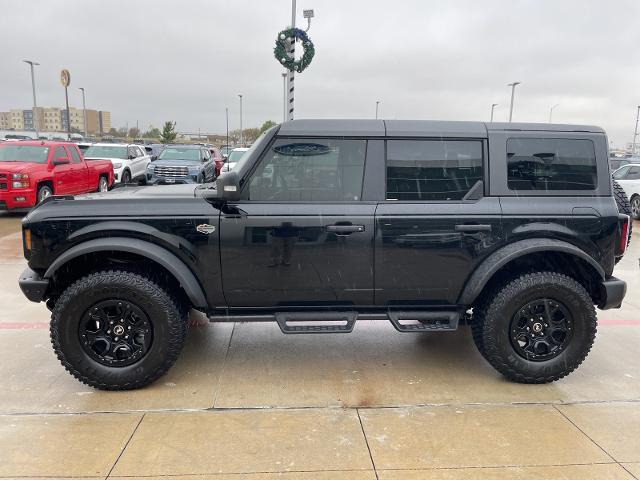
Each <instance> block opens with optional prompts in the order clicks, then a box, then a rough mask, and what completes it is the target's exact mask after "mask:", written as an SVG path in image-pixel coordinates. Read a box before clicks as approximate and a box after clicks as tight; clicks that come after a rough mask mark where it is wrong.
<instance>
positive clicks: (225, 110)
mask: <svg viewBox="0 0 640 480" xmlns="http://www.w3.org/2000/svg"><path fill="white" fill-rule="evenodd" d="M224 113H225V115H226V117H227V151H229V148H228V147H229V107H225V108H224Z"/></svg>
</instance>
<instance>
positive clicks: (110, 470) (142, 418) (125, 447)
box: [104, 413, 147, 480]
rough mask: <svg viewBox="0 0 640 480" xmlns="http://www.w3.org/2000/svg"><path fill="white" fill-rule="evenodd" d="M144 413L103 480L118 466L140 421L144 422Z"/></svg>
mask: <svg viewBox="0 0 640 480" xmlns="http://www.w3.org/2000/svg"><path fill="white" fill-rule="evenodd" d="M146 415H147V414H146V413H143V414H142V416H141V417H140V420H139V421H138V423H137V424H136V427H135V428H134V429H133V432H131V435H129V438H128V439H127V443H125V444H124V447H122V450H120V453H119V454H118V458H116V461H115V462H113V465H112V466H111V468H110V469H109V473H107V476H106V477H104V478H105V480H107V479H108V478H109V477H110V476H111V472H113V469H114V468H116V465H117V464H118V462H119V461H120V457H122V454H124V452H125V450H126V449H127V447H128V446H129V443H130V442H131V439H132V438H133V436H134V435H135V434H136V432H137V431H138V427H139V426H140V424H141V423H142V420H144V417H145V416H146Z"/></svg>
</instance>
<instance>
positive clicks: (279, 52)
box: [273, 28, 316, 73]
mask: <svg viewBox="0 0 640 480" xmlns="http://www.w3.org/2000/svg"><path fill="white" fill-rule="evenodd" d="M296 40H299V41H300V43H302V48H303V54H302V57H301V58H300V60H295V59H294V58H291V57H290V56H289V52H288V51H287V48H288V47H289V45H290V43H289V42H295V41H296ZM315 53H316V50H315V48H314V46H313V42H312V41H311V39H310V38H309V36H308V35H307V32H305V31H304V30H300V29H299V28H287V29H286V30H282V31H281V32H280V33H279V34H278V38H276V47H275V48H274V49H273V54H274V56H275V57H276V60H278V61H279V62H280V63H281V64H282V66H283V67H284V68H286V69H287V70H290V71H294V70H295V71H296V72H298V73H300V72H302V71H303V70H304V69H305V68H307V67H308V66H309V64H310V63H311V60H312V59H313V56H314V55H315Z"/></svg>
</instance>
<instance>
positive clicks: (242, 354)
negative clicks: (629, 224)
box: [0, 214, 640, 480]
mask: <svg viewBox="0 0 640 480" xmlns="http://www.w3.org/2000/svg"><path fill="white" fill-rule="evenodd" d="M634 231H635V232H640V224H636V229H635V230H634ZM21 248H22V245H21V236H20V216H8V215H2V214H0V301H1V305H2V309H1V310H0V351H1V352H2V355H1V356H0V478H24V477H27V478H32V477H38V478H42V477H44V478H71V477H73V478H78V477H83V478H84V477H86V478H166V476H170V478H172V479H181V478H184V479H195V478H198V479H211V480H214V479H215V480H223V479H224V480H231V479H234V480H239V479H250V480H266V479H269V480H271V479H276V478H283V479H287V480H294V479H295V480H321V479H322V480H325V479H327V480H328V479H332V480H333V479H337V480H347V479H349V480H351V479H354V480H360V479H363V480H364V479H376V478H378V479H383V480H417V479H437V480H459V479H460V480H461V479H465V480H467V479H499V480H500V479H530V478H535V479H544V480H546V479H549V480H551V479H566V480H572V479H580V480H591V479H594V480H595V479H621V480H622V479H633V478H636V479H640V361H639V358H640V347H639V346H638V345H640V297H638V296H637V293H636V292H637V291H638V287H639V286H640V270H639V268H638V256H639V254H640V233H638V234H635V233H634V239H633V242H632V246H631V250H630V251H629V252H628V253H627V255H626V256H625V258H624V259H623V261H622V262H621V264H620V265H619V267H618V268H617V269H616V275H617V276H619V277H621V278H624V279H625V280H627V281H628V282H629V291H628V296H627V300H626V301H625V305H624V307H623V308H622V309H621V310H609V311H604V312H603V311H599V319H600V322H599V328H598V336H597V339H596V343H595V345H594V347H593V349H592V351H591V353H590V355H589V357H588V358H587V360H586V361H585V362H584V364H583V365H582V366H581V367H580V368H579V369H578V370H577V371H576V372H574V373H573V374H571V375H570V376H569V377H567V378H565V379H563V380H560V381H558V382H555V383H553V384H549V385H519V384H514V383H510V382H508V381H505V380H504V379H503V378H502V377H501V376H500V375H499V374H498V373H496V372H495V371H494V370H493V369H492V368H491V367H490V366H489V365H488V364H487V363H486V362H485V361H484V360H483V359H482V358H481V357H480V355H479V354H478V352H477V351H476V348H475V346H474V345H473V341H472V339H471V336H470V334H469V332H468V329H467V328H461V329H460V330H459V331H457V332H453V333H438V334H413V335H411V334H401V333H398V332H396V331H395V330H394V329H393V327H392V326H391V325H390V324H387V323H382V322H380V323H376V322H361V323H358V324H357V325H356V327H355V329H354V332H353V333H352V334H350V335H309V336H305V335H300V336H284V335H282V334H281V333H280V330H279V329H278V327H277V326H276V325H272V324H245V323H242V324H235V325H233V324H206V325H205V326H203V327H199V328H192V329H191V330H190V331H189V335H188V338H187V344H186V347H185V349H184V351H183V353H182V355H181V357H180V359H179V360H178V362H177V363H176V365H175V366H174V367H173V368H172V370H171V371H170V372H169V374H168V375H166V376H165V377H163V378H161V379H160V380H159V381H158V382H156V383H155V384H153V385H151V386H149V387H147V388H145V389H142V390H138V391H131V392H101V391H98V390H93V389H91V388H89V387H86V386H84V385H82V384H80V383H78V382H77V381H76V380H75V379H73V378H72V377H71V376H70V375H68V374H67V373H66V372H65V371H64V369H63V368H62V366H61V365H60V364H59V363H58V360H57V359H56V358H55V356H54V354H53V352H52V350H51V345H50V343H49V334H48V325H47V322H48V317H49V315H48V313H49V312H48V310H47V309H46V308H45V307H44V305H42V304H34V303H30V302H28V301H27V300H26V299H25V298H24V297H23V296H22V294H21V293H20V292H19V288H18V285H17V277H18V275H19V273H20V272H21V271H22V269H23V268H24V267H25V261H24V259H23V258H22V255H21ZM192 315H193V316H194V320H197V316H198V315H199V314H196V313H192Z"/></svg>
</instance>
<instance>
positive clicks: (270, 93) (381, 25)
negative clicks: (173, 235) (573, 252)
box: [0, 0, 640, 145]
mask: <svg viewBox="0 0 640 480" xmlns="http://www.w3.org/2000/svg"><path fill="white" fill-rule="evenodd" d="M307 8H313V9H314V10H315V14H316V18H314V19H313V22H312V26H311V30H310V31H309V34H310V37H311V39H312V41H313V42H314V44H315V46H316V56H315V58H314V60H313V62H312V64H311V66H310V67H309V68H308V69H307V70H306V71H304V72H303V73H302V74H300V75H297V76H296V93H297V95H296V117H297V118H328V117H333V118H372V117H373V116H374V114H375V102H376V100H380V101H381V102H382V103H381V107H380V113H381V116H382V117H383V118H398V119H408V118H412V119H446V120H485V121H488V120H489V112H490V107H491V104H492V103H498V104H499V106H498V107H496V112H495V119H496V120H506V118H507V116H508V110H509V95H510V89H509V87H507V85H506V84H507V83H509V82H512V81H520V82H522V85H520V86H519V87H518V88H517V90H516V100H515V108H514V115H513V117H514V121H526V122H546V121H548V117H549V109H550V107H551V106H552V105H554V104H556V103H559V104H560V105H559V106H558V107H557V108H556V109H555V111H554V121H557V122H559V123H586V124H596V125H600V126H602V127H604V128H606V130H607V131H608V133H609V137H610V139H611V140H613V142H614V143H615V144H617V145H622V144H624V143H626V142H630V141H631V140H632V137H633V129H634V123H635V115H636V106H637V105H639V104H640V1H639V0H608V1H595V0H575V1H574V0H529V1H525V0H502V1H499V0H469V1H466V0H460V1H458V0H438V1H436V0H421V1H418V0H416V1H408V0H396V1H388V0H387V1H379V0H359V1H355V0H348V1H347V0H298V12H299V15H298V25H299V26H300V25H301V24H304V23H303V18H302V10H303V9H307ZM1 11H2V13H1V14H0V43H1V45H2V56H1V57H0V58H1V59H2V70H1V75H0V87H1V88H0V110H1V111H5V110H8V109H10V108H28V107H30V106H31V104H32V98H31V84H30V79H29V72H28V66H27V65H26V64H24V63H22V59H32V60H35V61H38V62H40V64H41V66H39V67H37V70H36V84H37V94H38V104H39V105H41V106H62V105H63V104H64V91H63V88H62V87H61V85H60V83H59V71H60V69H61V68H68V69H69V70H70V71H71V87H70V91H69V93H70V104H71V106H76V107H81V106H82V100H81V94H80V92H79V91H78V89H77V88H78V87H85V88H86V92H87V108H95V109H102V110H109V111H111V112H112V123H113V125H114V126H116V127H121V126H125V124H126V123H127V122H128V125H129V127H131V126H134V125H135V123H136V120H137V121H139V124H140V127H141V128H143V129H146V128H147V127H148V126H149V125H154V126H160V125H161V123H162V122H164V121H166V120H175V121H176V122H177V128H178V130H180V131H197V130H198V128H200V129H201V130H202V131H203V132H204V131H206V132H220V133H222V132H224V129H225V115H224V111H225V107H226V106H228V107H229V117H230V128H232V129H233V128H237V127H238V122H239V114H238V111H239V107H238V97H237V94H238V93H242V94H244V126H245V127H251V126H259V124H261V123H262V122H263V121H264V120H267V119H272V120H275V121H277V122H280V121H281V119H282V78H281V76H280V73H281V72H282V71H283V68H282V67H281V66H280V64H279V63H278V62H277V61H276V60H275V59H274V58H273V52H272V50H273V45H274V41H275V37H276V34H277V33H278V32H279V31H280V30H281V29H282V28H284V27H286V26H287V25H288V24H289V23H290V19H291V0H268V1H266V0H262V1H258V0H253V1H249V0H226V1H222V0H203V1H187V0H182V1H176V0H173V1H162V0H154V1H133V0H108V1H105V0H76V1H73V0H46V1H35V0H3V1H2V5H1Z"/></svg>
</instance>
